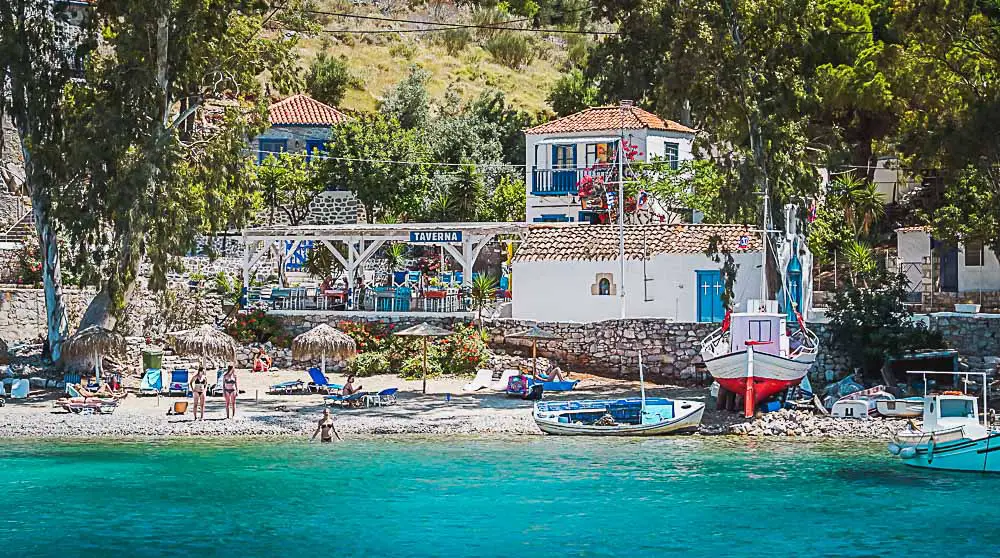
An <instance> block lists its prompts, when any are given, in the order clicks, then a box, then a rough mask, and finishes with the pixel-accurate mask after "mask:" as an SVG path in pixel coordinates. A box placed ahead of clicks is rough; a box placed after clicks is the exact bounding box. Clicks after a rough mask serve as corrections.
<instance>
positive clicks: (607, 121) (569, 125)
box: [525, 106, 694, 134]
mask: <svg viewBox="0 0 1000 558" xmlns="http://www.w3.org/2000/svg"><path fill="white" fill-rule="evenodd" d="M623 115H624V118H625V122H624V124H625V129H626V130H645V129H649V130H665V131H669V132H685V133H689V134H693V133H694V130H692V129H691V128H688V127H687V126H684V125H681V124H678V123H677V122H674V121H673V120H664V119H662V118H660V117H659V116H656V115H655V114H653V113H651V112H647V111H644V110H642V109H641V108H639V107H626V108H624V111H623V109H622V107H619V106H606V107H592V108H589V109H585V110H582V111H580V112H578V113H575V114H571V115H569V116H564V117H562V118H557V119H555V120H552V121H551V122H546V123H545V124H539V125H538V126H535V127H534V128H528V129H527V130H525V133H526V134H560V133H569V132H596V131H599V130H618V129H620V128H621V127H622V116H623Z"/></svg>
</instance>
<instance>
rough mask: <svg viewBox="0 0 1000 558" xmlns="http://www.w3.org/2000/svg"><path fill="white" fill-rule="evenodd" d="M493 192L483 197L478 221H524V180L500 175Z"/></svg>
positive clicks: (525, 193)
mask: <svg viewBox="0 0 1000 558" xmlns="http://www.w3.org/2000/svg"><path fill="white" fill-rule="evenodd" d="M495 184H496V186H495V187H494V188H493V191H492V192H490V193H489V194H488V195H486V196H485V198H484V199H483V203H482V206H481V207H480V213H479V217H478V219H479V220H480V221H496V222H519V221H524V218H525V216H524V213H525V209H526V201H525V200H526V197H527V192H526V190H525V187H524V180H523V179H519V178H515V177H513V176H511V175H506V174H505V175H501V176H500V177H499V178H498V179H497V181H496V182H495Z"/></svg>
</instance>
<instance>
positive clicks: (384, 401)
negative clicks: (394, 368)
mask: <svg viewBox="0 0 1000 558" xmlns="http://www.w3.org/2000/svg"><path fill="white" fill-rule="evenodd" d="M397 391H399V388H389V389H383V390H382V391H380V392H378V393H377V394H376V397H378V399H377V402H378V404H379V405H395V404H396V392H397Z"/></svg>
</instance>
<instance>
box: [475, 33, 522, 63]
mask: <svg viewBox="0 0 1000 558" xmlns="http://www.w3.org/2000/svg"><path fill="white" fill-rule="evenodd" d="M483 48H484V49H486V52H489V53H490V55H492V56H493V59H494V60H496V61H497V62H498V63H499V64H503V65H504V66H507V67H508V68H513V69H515V70H516V69H518V68H523V67H525V66H527V65H528V64H531V62H532V61H533V60H534V59H535V45H534V43H533V42H532V40H531V38H530V37H527V36H525V35H524V34H523V33H518V32H517V31H501V32H498V33H497V34H496V35H494V36H493V37H491V38H490V39H488V40H487V41H486V43H485V44H483Z"/></svg>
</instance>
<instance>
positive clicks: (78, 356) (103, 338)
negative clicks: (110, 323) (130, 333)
mask: <svg viewBox="0 0 1000 558" xmlns="http://www.w3.org/2000/svg"><path fill="white" fill-rule="evenodd" d="M116 351H117V352H124V351H125V338H124V337H122V336H121V335H119V334H118V333H115V332H114V331H111V330H110V329H107V328H104V327H101V326H97V325H92V326H87V327H85V328H83V329H81V330H80V331H78V332H76V333H74V334H73V335H71V336H70V337H69V338H68V339H66V341H64V342H63V344H62V354H63V358H65V359H68V360H71V361H79V360H82V359H88V358H92V359H93V360H94V373H95V374H96V375H97V382H98V383H100V382H101V358H102V355H103V354H104V353H107V352H116Z"/></svg>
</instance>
